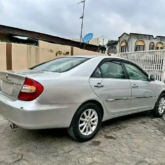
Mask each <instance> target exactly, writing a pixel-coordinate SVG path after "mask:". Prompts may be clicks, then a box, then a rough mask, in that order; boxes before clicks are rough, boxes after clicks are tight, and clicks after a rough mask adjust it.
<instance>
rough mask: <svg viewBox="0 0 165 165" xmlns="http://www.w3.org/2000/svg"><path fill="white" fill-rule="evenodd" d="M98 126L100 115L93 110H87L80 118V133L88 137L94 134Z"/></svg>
mask: <svg viewBox="0 0 165 165" xmlns="http://www.w3.org/2000/svg"><path fill="white" fill-rule="evenodd" d="M97 125H98V114H97V112H96V111H95V110H93V109H87V110H86V111H84V113H83V114H82V115H81V116H80V120H79V130H80V132H81V133H82V134H83V135H85V136H87V135H90V134H92V133H93V132H94V131H95V130H96V128H97Z"/></svg>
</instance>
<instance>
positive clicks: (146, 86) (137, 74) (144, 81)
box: [124, 61, 156, 110]
mask: <svg viewBox="0 0 165 165" xmlns="http://www.w3.org/2000/svg"><path fill="white" fill-rule="evenodd" d="M124 66H125V68H126V72H127V74H128V76H129V78H130V83H131V88H132V95H131V103H130V108H131V109H135V110H136V109H137V110H143V109H144V110H145V109H151V108H153V107H154V104H155V102H156V87H155V82H154V81H149V80H148V75H147V74H146V73H145V72H144V71H143V70H142V69H141V68H140V67H138V66H136V65H135V64H133V63H131V62H126V61H125V62H124Z"/></svg>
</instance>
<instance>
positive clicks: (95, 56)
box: [67, 54, 123, 59]
mask: <svg viewBox="0 0 165 165" xmlns="http://www.w3.org/2000/svg"><path fill="white" fill-rule="evenodd" d="M67 57H72V58H73V57H86V58H97V57H99V58H100V57H102V58H105V57H106V58H118V59H123V58H121V57H117V56H108V55H104V54H103V55H74V56H67Z"/></svg>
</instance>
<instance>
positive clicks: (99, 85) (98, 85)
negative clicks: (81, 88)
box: [94, 83, 104, 88]
mask: <svg viewBox="0 0 165 165" xmlns="http://www.w3.org/2000/svg"><path fill="white" fill-rule="evenodd" d="M94 87H96V88H102V87H104V85H101V83H97V85H94Z"/></svg>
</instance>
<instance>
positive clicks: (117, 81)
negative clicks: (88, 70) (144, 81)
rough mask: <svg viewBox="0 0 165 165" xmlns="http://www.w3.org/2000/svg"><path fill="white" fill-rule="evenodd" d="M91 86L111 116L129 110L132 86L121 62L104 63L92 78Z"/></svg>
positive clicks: (109, 60)
mask: <svg viewBox="0 0 165 165" xmlns="http://www.w3.org/2000/svg"><path fill="white" fill-rule="evenodd" d="M90 85H91V87H92V89H93V91H94V92H95V93H96V94H97V95H98V97H99V98H100V99H101V100H102V102H103V103H104V105H105V107H106V109H107V110H108V112H109V113H110V114H111V115H112V114H114V115H115V114H118V113H121V112H125V111H128V110H129V104H130V97H131V86H130V81H129V80H128V79H127V78H126V74H125V71H124V69H123V67H122V65H121V63H120V60H112V59H108V60H104V61H102V62H101V63H100V64H99V66H98V67H97V68H96V70H95V72H94V73H93V75H92V77H91V78H90Z"/></svg>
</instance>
